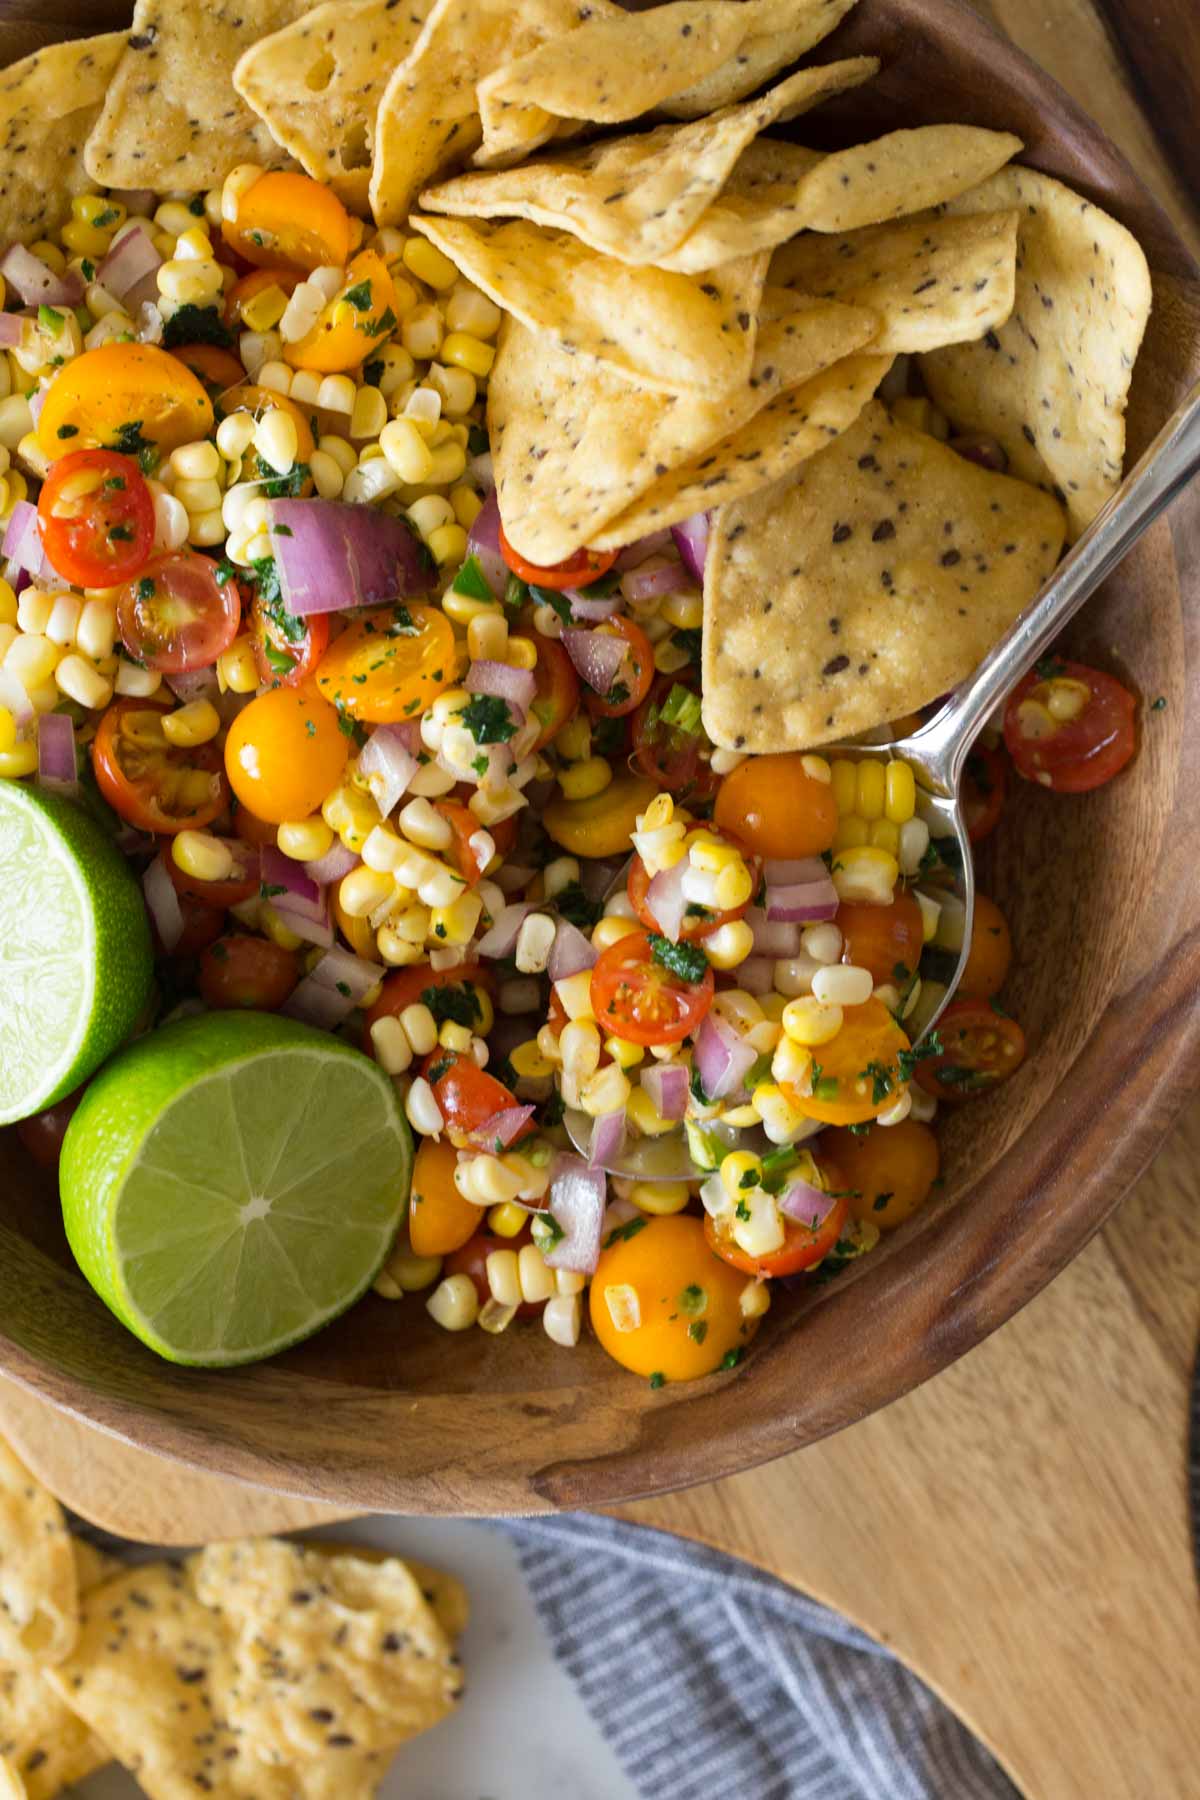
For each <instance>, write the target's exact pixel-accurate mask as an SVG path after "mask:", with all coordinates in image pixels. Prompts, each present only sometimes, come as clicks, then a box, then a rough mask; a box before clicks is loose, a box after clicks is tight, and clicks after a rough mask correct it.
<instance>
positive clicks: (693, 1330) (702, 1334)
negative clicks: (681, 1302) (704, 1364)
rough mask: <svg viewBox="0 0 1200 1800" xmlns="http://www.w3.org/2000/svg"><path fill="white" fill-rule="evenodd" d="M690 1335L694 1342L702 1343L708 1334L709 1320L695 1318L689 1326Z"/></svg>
mask: <svg viewBox="0 0 1200 1800" xmlns="http://www.w3.org/2000/svg"><path fill="white" fill-rule="evenodd" d="M688 1336H689V1337H690V1338H691V1340H692V1342H693V1344H702V1343H703V1342H704V1340H705V1338H706V1337H707V1336H708V1320H707V1319H693V1320H692V1322H691V1324H690V1325H689V1326H688Z"/></svg>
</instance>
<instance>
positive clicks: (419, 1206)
mask: <svg viewBox="0 0 1200 1800" xmlns="http://www.w3.org/2000/svg"><path fill="white" fill-rule="evenodd" d="M457 1165H458V1151H457V1150H456V1149H455V1148H454V1145H453V1144H451V1143H448V1142H447V1141H446V1140H445V1139H444V1138H441V1139H439V1138H422V1139H421V1141H420V1144H419V1145H418V1147H417V1156H416V1161H415V1162H414V1163H413V1172H412V1193H411V1194H410V1196H409V1201H408V1241H409V1243H410V1244H411V1245H412V1251H413V1255H414V1256H449V1255H450V1254H451V1252H452V1251H454V1250H461V1249H462V1246H463V1245H464V1244H465V1243H467V1242H468V1241H469V1239H471V1238H472V1237H474V1235H475V1233H476V1232H477V1231H478V1229H479V1221H480V1217H481V1214H480V1210H479V1208H478V1207H477V1206H475V1205H473V1203H472V1202H471V1201H470V1200H464V1199H463V1197H462V1195H461V1194H460V1193H459V1191H458V1189H457V1188H456V1187H455V1185H454V1171H455V1168H456V1167H457Z"/></svg>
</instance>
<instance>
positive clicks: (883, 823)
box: [870, 819, 900, 860]
mask: <svg viewBox="0 0 1200 1800" xmlns="http://www.w3.org/2000/svg"><path fill="white" fill-rule="evenodd" d="M870 842H871V843H872V844H873V845H874V846H875V848H876V849H877V850H886V851H887V852H888V854H889V855H891V856H894V857H896V858H897V860H898V859H899V855H900V827H899V826H898V825H897V824H895V823H894V822H893V821H892V820H891V819H876V820H875V821H874V823H873V824H872V826H871V831H870Z"/></svg>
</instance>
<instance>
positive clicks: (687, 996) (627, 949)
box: [590, 931, 714, 1044]
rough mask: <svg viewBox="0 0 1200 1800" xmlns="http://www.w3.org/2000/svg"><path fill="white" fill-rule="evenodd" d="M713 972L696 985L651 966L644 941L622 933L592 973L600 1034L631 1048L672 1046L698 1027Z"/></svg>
mask: <svg viewBox="0 0 1200 1800" xmlns="http://www.w3.org/2000/svg"><path fill="white" fill-rule="evenodd" d="M713 986H714V984H713V972H712V970H711V968H708V967H706V968H705V970H704V978H703V980H701V981H686V980H684V978H683V976H682V975H676V974H675V973H674V971H673V970H671V969H668V968H666V967H665V966H664V965H663V964H662V963H659V962H656V961H655V959H654V953H653V950H652V948H651V944H650V939H649V936H648V935H647V934H646V932H644V931H630V932H627V933H626V935H625V936H624V937H623V938H618V939H617V942H616V943H615V944H610V945H609V947H608V949H607V950H605V951H603V952H602V954H601V956H600V960H599V961H598V962H597V963H596V964H595V966H594V967H593V969H592V980H591V989H590V991H591V997H592V1012H593V1014H594V1016H595V1018H596V1020H597V1022H598V1023H599V1025H600V1028H601V1030H602V1031H603V1032H613V1033H615V1035H616V1036H617V1037H620V1038H627V1039H628V1041H629V1042H630V1043H631V1044H675V1043H678V1042H679V1041H680V1039H681V1038H685V1037H689V1036H690V1035H691V1034H692V1032H694V1031H695V1030H696V1028H697V1027H698V1026H699V1024H700V1022H701V1020H702V1019H703V1018H704V1015H705V1013H706V1012H707V1011H708V1009H709V1007H710V1006H711V1005H712V1002H713Z"/></svg>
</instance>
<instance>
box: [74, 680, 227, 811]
mask: <svg viewBox="0 0 1200 1800" xmlns="http://www.w3.org/2000/svg"><path fill="white" fill-rule="evenodd" d="M170 710H171V708H170V706H169V705H168V704H167V703H166V702H165V701H162V700H129V699H126V700H115V701H114V702H113V704H112V705H111V706H110V707H109V708H108V710H107V711H106V712H105V714H104V717H103V718H102V719H101V721H100V724H99V727H98V728H97V731H96V735H95V737H94V738H93V739H92V768H93V770H94V771H95V776H96V785H97V787H98V788H99V789H100V792H101V793H102V794H103V796H104V798H105V799H106V800H107V801H108V804H109V805H110V806H111V807H112V809H113V811H114V812H115V813H119V814H120V816H121V818H123V819H124V820H125V822H126V824H127V825H135V826H136V827H137V828H138V830H139V831H155V832H159V833H160V834H161V835H162V836H164V837H171V836H174V834H175V833H176V832H177V831H183V830H185V829H186V828H187V827H189V826H190V827H192V828H193V829H194V830H202V829H203V827H204V826H205V825H211V824H212V821H213V820H214V819H215V818H216V816H217V814H218V813H219V812H223V811H224V810H225V807H226V805H227V804H228V800H229V789H228V788H227V787H226V785H225V778H224V776H223V775H222V773H221V752H220V749H219V748H218V746H217V744H216V742H215V741H214V742H212V743H208V744H199V745H197V746H196V747H195V748H194V749H191V750H180V749H177V748H176V747H175V745H174V744H169V743H168V742H167V740H166V738H165V737H164V736H163V735H162V732H161V729H158V730H156V728H155V725H153V724H150V723H149V719H154V720H157V719H158V718H159V717H160V716H161V714H163V713H164V712H170Z"/></svg>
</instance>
